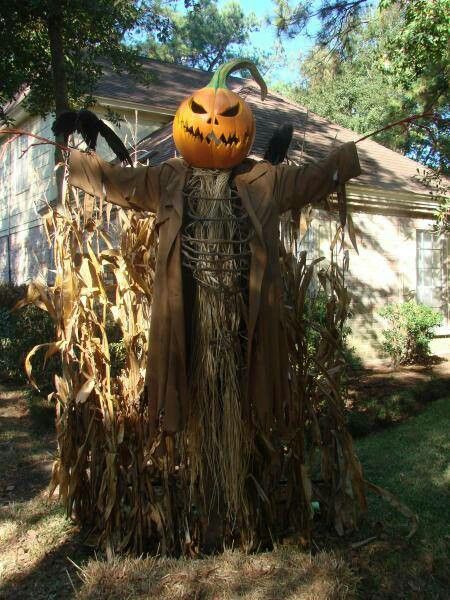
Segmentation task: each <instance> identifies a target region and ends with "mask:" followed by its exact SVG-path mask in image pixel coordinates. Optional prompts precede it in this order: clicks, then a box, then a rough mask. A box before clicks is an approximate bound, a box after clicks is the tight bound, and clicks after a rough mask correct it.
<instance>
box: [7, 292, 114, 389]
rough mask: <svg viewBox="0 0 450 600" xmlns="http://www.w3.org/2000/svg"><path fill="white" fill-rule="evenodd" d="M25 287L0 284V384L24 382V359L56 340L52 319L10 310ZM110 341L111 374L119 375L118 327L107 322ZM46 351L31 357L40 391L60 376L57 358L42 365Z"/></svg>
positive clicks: (32, 311) (41, 313)
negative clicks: (32, 350)
mask: <svg viewBox="0 0 450 600" xmlns="http://www.w3.org/2000/svg"><path fill="white" fill-rule="evenodd" d="M26 289H27V286H26V285H14V284H12V283H0V381H2V382H4V383H27V381H28V379H27V376H26V373H25V366H24V363H25V357H26V355H27V354H28V352H29V351H30V350H31V349H32V348H33V347H34V346H37V345H38V344H44V343H46V342H50V341H51V340H53V339H54V338H55V329H54V324H53V322H52V319H51V318H50V316H49V315H48V313H47V312H45V311H44V310H41V309H39V308H37V307H36V306H33V305H29V306H25V307H24V308H21V309H20V310H17V311H14V310H12V309H13V308H14V306H15V304H16V303H17V302H18V300H20V299H21V298H23V296H24V295H25V293H26ZM107 336H108V340H109V341H110V352H111V371H112V374H113V375H118V374H119V373H120V370H121V369H122V368H123V367H124V364H125V347H124V345H123V341H122V334H121V332H120V328H119V327H118V326H117V325H116V324H115V323H114V322H113V321H112V320H110V321H109V322H108V323H107ZM45 350H46V349H45V348H44V349H42V350H40V351H38V353H37V354H36V355H35V356H34V357H33V359H32V363H33V377H34V379H35V381H36V383H37V385H38V387H39V389H40V390H42V391H46V392H47V391H50V390H51V389H52V387H53V381H54V375H55V373H59V370H60V359H59V356H58V355H56V356H53V357H52V358H50V359H49V360H48V361H47V362H46V363H45V364H44V355H45Z"/></svg>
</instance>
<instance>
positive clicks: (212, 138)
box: [183, 125, 248, 146]
mask: <svg viewBox="0 0 450 600" xmlns="http://www.w3.org/2000/svg"><path fill="white" fill-rule="evenodd" d="M183 128H184V130H185V131H186V133H189V134H190V135H191V136H192V137H194V138H196V139H198V140H200V141H201V142H203V141H205V142H206V143H207V144H211V142H212V143H214V144H215V145H216V146H220V145H222V144H224V145H225V146H239V145H240V140H239V138H238V137H236V135H235V134H234V133H233V134H232V135H229V136H228V137H226V136H225V134H224V133H222V135H221V136H220V137H217V135H216V134H215V133H214V131H211V132H210V133H208V135H206V136H204V135H203V133H202V132H201V131H200V130H199V128H198V127H197V128H196V129H194V128H193V127H192V125H191V126H188V125H183ZM245 139H248V134H247V133H246V134H245Z"/></svg>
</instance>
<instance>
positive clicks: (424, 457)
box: [356, 398, 450, 600]
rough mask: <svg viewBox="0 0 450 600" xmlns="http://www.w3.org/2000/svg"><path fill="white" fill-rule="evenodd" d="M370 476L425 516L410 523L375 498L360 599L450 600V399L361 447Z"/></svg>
mask: <svg viewBox="0 0 450 600" xmlns="http://www.w3.org/2000/svg"><path fill="white" fill-rule="evenodd" d="M357 448H358V454H359V457H360V459H361V462H362V465H363V468H364V472H365V477H366V479H368V480H369V481H371V482H373V483H375V484H377V485H379V486H381V487H383V488H385V489H387V490H388V491H390V492H391V493H393V494H394V495H395V496H396V497H397V498H398V499H399V500H400V501H401V502H403V503H404V504H406V505H407V506H408V507H409V508H410V509H411V510H413V511H414V512H415V513H417V514H418V516H419V528H418V531H417V533H416V534H415V535H414V536H413V537H412V538H411V539H410V540H407V539H406V534H407V532H408V530H409V523H408V522H407V520H406V519H405V518H404V517H403V516H402V515H400V514H399V513H398V512H397V511H395V510H394V509H393V508H391V507H390V505H389V504H387V503H386V502H385V501H384V500H382V499H380V498H378V497H376V496H375V497H374V496H373V495H372V494H369V512H368V519H367V523H366V527H365V529H364V530H363V531H362V532H361V534H362V537H364V536H370V535H374V534H375V536H376V541H375V542H373V543H372V544H369V545H368V546H367V547H366V548H365V549H364V552H360V553H359V555H358V561H357V562H356V565H357V570H358V574H359V575H360V576H361V584H360V590H361V594H362V595H361V597H362V598H370V599H371V600H373V599H378V598H395V599H396V600H403V599H404V600H407V599H409V598H417V599H420V600H421V599H423V600H441V599H442V600H444V599H445V600H446V599H447V598H448V597H449V596H448V590H449V589H450V560H449V554H450V553H449V550H450V464H449V463H450V398H444V399H441V400H437V401H435V402H433V403H432V404H430V405H429V406H428V407H427V408H426V410H425V411H424V412H423V413H421V414H420V415H417V416H416V417H412V418H410V419H409V420H408V421H407V422H405V423H402V424H401V425H398V426H395V427H391V428H390V429H387V430H385V431H382V432H380V433H376V434H372V435H370V436H367V437H365V438H363V439H361V440H359V441H358V443H357Z"/></svg>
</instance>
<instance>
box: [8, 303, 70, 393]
mask: <svg viewBox="0 0 450 600" xmlns="http://www.w3.org/2000/svg"><path fill="white" fill-rule="evenodd" d="M52 339H54V325H53V322H52V320H51V319H50V317H49V316H48V314H47V313H46V312H45V311H43V310H40V309H39V308H36V307H35V306H26V307H25V308H22V309H21V310H18V311H11V310H10V309H9V308H6V307H4V306H0V380H1V381H3V382H23V383H25V382H26V381H27V377H26V374H25V370H24V362H25V357H26V355H27V354H28V352H29V351H30V350H31V349H32V348H33V347H34V346H36V345H37V344H43V343H46V342H48V341H49V340H52ZM44 354H45V351H43V352H40V353H39V354H38V355H37V356H36V357H35V359H34V360H33V373H34V376H35V379H36V382H37V385H38V386H39V388H40V389H42V390H47V389H50V387H51V386H52V383H53V376H54V374H55V373H56V372H58V370H59V360H58V358H57V357H52V358H51V359H50V360H49V361H48V362H47V364H46V365H44Z"/></svg>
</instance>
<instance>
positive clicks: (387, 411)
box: [346, 357, 450, 437]
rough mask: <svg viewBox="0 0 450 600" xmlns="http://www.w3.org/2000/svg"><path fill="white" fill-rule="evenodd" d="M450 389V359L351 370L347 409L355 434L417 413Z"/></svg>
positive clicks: (352, 430)
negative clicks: (422, 363)
mask: <svg viewBox="0 0 450 600" xmlns="http://www.w3.org/2000/svg"><path fill="white" fill-rule="evenodd" d="M449 389H450V360H448V359H445V358H439V357H433V359H431V360H430V361H429V362H428V363H427V364H424V365H408V366H403V367H398V368H396V369H392V368H390V367H389V366H387V365H385V364H378V365H377V366H373V367H371V368H366V369H363V370H360V371H358V372H355V373H353V374H352V376H351V377H350V379H349V380H348V396H347V402H346V409H347V415H348V425H349V429H350V432H351V433H352V435H353V436H354V437H360V436H362V435H367V434H369V433H373V432H374V431H378V430H379V429H383V428H385V427H388V426H390V425H392V424H396V423H400V422H403V421H405V420H407V419H408V418H410V417H411V416H413V415H415V414H418V413H419V412H421V411H422V410H424V408H425V407H426V406H427V405H428V404H429V403H430V402H431V401H433V400H437V399H439V398H442V397H444V396H446V395H447V394H448V390H449Z"/></svg>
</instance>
